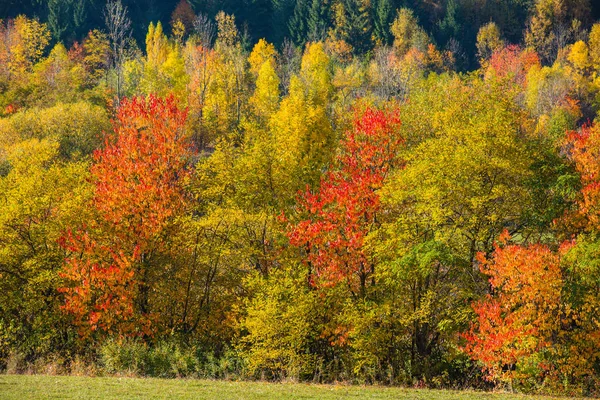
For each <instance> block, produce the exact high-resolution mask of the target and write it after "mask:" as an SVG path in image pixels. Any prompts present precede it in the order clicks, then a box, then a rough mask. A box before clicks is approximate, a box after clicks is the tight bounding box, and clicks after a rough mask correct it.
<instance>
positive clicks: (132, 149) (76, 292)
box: [62, 96, 190, 336]
mask: <svg viewBox="0 0 600 400" xmlns="http://www.w3.org/2000/svg"><path fill="white" fill-rule="evenodd" d="M185 120H186V112H183V111H181V110H179V109H178V108H177V105H176V102H175V100H174V98H172V97H169V98H167V99H166V100H162V99H159V98H156V97H154V96H149V97H148V98H141V97H138V98H133V99H131V100H125V101H124V102H123V103H122V104H121V106H120V108H119V110H118V114H117V117H116V120H115V121H114V133H113V134H112V135H108V137H107V138H106V143H105V146H104V148H102V149H101V150H98V151H96V153H95V154H94V161H95V163H94V165H93V166H92V169H91V175H92V181H93V184H94V185H95V188H94V196H93V200H92V204H91V207H92V208H93V211H94V213H95V215H96V218H95V220H93V221H90V222H89V223H88V225H87V226H86V227H85V228H84V229H83V230H80V231H77V232H72V231H69V232H67V233H66V234H65V235H64V237H63V239H62V245H63V246H64V247H65V248H66V249H67V250H68V251H69V252H70V254H71V255H70V256H69V258H68V259H67V260H66V266H65V268H64V270H63V273H62V275H63V277H64V278H66V279H67V280H68V281H69V282H71V285H70V286H68V287H66V288H63V289H62V291H63V292H64V293H65V295H66V304H65V305H64V309H65V310H66V311H68V312H70V313H72V314H73V315H74V316H75V320H76V323H77V324H78V326H79V328H80V333H81V334H82V335H84V336H86V335H89V334H90V333H91V332H92V331H96V330H98V331H101V332H118V333H124V334H132V335H148V334H151V332H152V327H151V319H152V315H151V310H150V309H149V303H148V300H149V290H150V287H149V274H150V273H151V270H150V269H151V267H152V257H153V255H154V254H155V253H156V252H157V251H159V250H160V248H161V246H163V245H164V240H163V239H164V236H165V233H166V230H167V229H168V227H169V224H170V223H171V221H172V220H173V219H174V218H175V217H176V216H177V215H178V214H179V213H181V210H182V209H183V207H184V205H185V192H184V187H183V183H184V180H185V178H186V176H187V174H188V170H187V168H186V165H187V161H188V158H189V156H190V149H189V147H188V145H187V141H186V139H185V138H184V137H183V134H184V125H185Z"/></svg>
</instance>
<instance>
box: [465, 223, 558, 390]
mask: <svg viewBox="0 0 600 400" xmlns="http://www.w3.org/2000/svg"><path fill="white" fill-rule="evenodd" d="M508 240H509V235H508V233H507V232H505V233H504V234H503V235H502V236H501V238H500V244H499V245H498V244H497V245H496V249H495V251H494V254H493V256H492V258H491V259H489V260H488V259H486V258H485V256H484V255H483V254H481V253H480V254H479V256H478V259H479V261H480V262H481V271H482V272H483V273H485V274H487V275H489V277H490V278H489V282H490V286H491V294H488V295H487V296H486V297H485V298H484V299H483V300H481V301H479V302H477V303H475V304H473V310H474V311H475V314H476V315H477V320H476V323H475V324H473V326H472V327H471V330H470V331H469V332H468V333H467V334H465V337H466V339H467V342H468V344H467V346H466V348H465V349H466V351H467V353H468V354H470V355H471V356H472V357H473V358H474V359H476V360H478V361H480V362H481V363H482V364H483V367H484V370H485V371H486V372H487V377H488V379H490V380H498V379H499V380H511V379H513V378H522V377H526V373H524V372H523V370H524V369H525V368H529V370H530V371H531V370H535V371H538V372H539V373H540V374H543V373H544V369H545V368H546V367H545V365H544V362H543V361H544V358H543V357H541V356H540V357H533V356H539V355H540V354H541V352H543V351H544V350H545V349H548V348H549V347H550V346H551V345H552V340H553V337H554V335H555V334H556V333H557V331H558V329H560V310H559V309H560V304H561V290H562V287H563V280H562V275H561V268H560V255H559V254H558V253H556V252H553V251H551V250H550V249H549V248H548V247H546V246H543V245H539V244H536V245H531V246H528V247H523V246H519V245H509V244H508ZM532 368H533V369H532ZM528 373H530V372H528ZM528 373H527V374H528Z"/></svg>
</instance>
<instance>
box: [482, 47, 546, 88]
mask: <svg viewBox="0 0 600 400" xmlns="http://www.w3.org/2000/svg"><path fill="white" fill-rule="evenodd" d="M534 65H538V66H539V65H541V64H540V58H539V57H538V55H537V53H536V52H534V51H532V50H522V49H521V48H520V47H519V46H517V45H508V46H506V47H504V48H503V49H500V50H497V51H495V52H494V53H493V54H492V56H491V57H490V61H489V65H488V70H490V71H493V72H494V73H495V75H496V76H498V77H501V78H504V77H511V78H512V79H514V81H515V82H517V83H518V84H520V85H523V84H525V78H526V77H527V72H528V71H529V69H530V68H531V67H533V66H534Z"/></svg>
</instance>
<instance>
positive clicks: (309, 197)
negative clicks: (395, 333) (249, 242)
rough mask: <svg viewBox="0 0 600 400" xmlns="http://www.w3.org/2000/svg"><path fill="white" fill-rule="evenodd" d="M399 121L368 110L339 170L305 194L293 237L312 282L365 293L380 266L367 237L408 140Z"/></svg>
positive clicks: (349, 136)
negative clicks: (387, 181) (381, 195)
mask: <svg viewBox="0 0 600 400" xmlns="http://www.w3.org/2000/svg"><path fill="white" fill-rule="evenodd" d="M399 124H400V121H399V119H398V115H397V113H395V112H384V111H378V110H373V109H369V108H367V109H366V110H365V111H364V112H363V113H362V114H360V115H357V117H356V118H355V121H354V126H353V129H352V130H351V131H348V132H346V135H345V137H344V139H343V141H342V143H341V149H342V151H341V154H340V155H339V156H338V158H337V160H336V161H337V165H336V168H335V169H333V170H332V171H330V172H328V173H327V174H326V175H325V177H323V178H322V179H321V184H320V187H319V189H317V190H315V191H311V190H310V189H307V190H306V191H305V192H304V193H302V195H301V196H300V197H299V199H298V200H299V210H300V215H301V216H300V218H299V221H298V222H297V223H293V224H291V225H290V226H289V228H288V232H287V235H288V237H289V239H290V244H292V245H293V246H296V247H297V248H299V249H301V250H303V251H305V252H306V253H305V256H304V262H305V263H306V265H308V267H309V270H310V272H309V280H310V282H311V283H312V284H314V285H318V286H325V287H327V286H335V285H337V284H339V283H342V282H345V283H348V285H349V287H350V288H351V290H353V291H356V290H359V291H360V294H361V295H363V296H364V294H365V288H366V285H367V279H368V278H369V277H372V275H373V272H374V268H375V264H374V262H373V259H372V255H371V254H369V252H368V250H367V249H366V248H365V247H364V243H365V242H364V241H365V238H366V236H367V235H368V234H369V232H370V231H371V230H372V229H373V228H374V226H375V225H376V224H377V214H378V211H379V209H380V203H379V194H378V193H377V192H378V189H380V188H381V186H382V185H383V182H384V180H385V178H386V176H387V174H388V172H389V171H390V169H391V168H392V167H393V166H394V164H395V163H396V162H397V159H396V153H397V151H398V148H399V146H400V145H401V144H402V142H403V140H402V138H401V137H399V136H398V126H399ZM357 279H358V281H357Z"/></svg>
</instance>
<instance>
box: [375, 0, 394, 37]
mask: <svg viewBox="0 0 600 400" xmlns="http://www.w3.org/2000/svg"><path fill="white" fill-rule="evenodd" d="M393 18H394V14H393V6H392V1H391V0H378V1H377V6H376V8H375V16H374V18H373V36H374V38H375V43H376V44H379V45H388V44H390V43H391V41H392V35H391V33H390V26H391V25H392V21H393Z"/></svg>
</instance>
